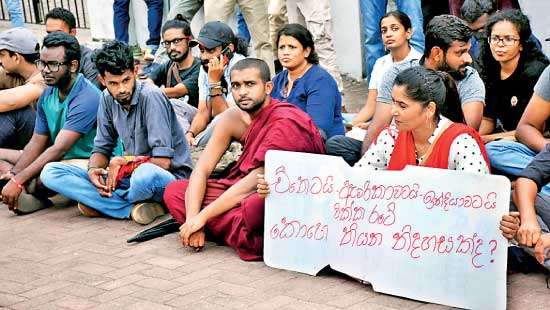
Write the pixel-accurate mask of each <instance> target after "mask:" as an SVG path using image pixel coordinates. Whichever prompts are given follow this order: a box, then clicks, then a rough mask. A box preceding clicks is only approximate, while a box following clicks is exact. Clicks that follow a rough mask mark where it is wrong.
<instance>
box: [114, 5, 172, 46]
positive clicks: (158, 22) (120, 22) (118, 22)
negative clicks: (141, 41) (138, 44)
mask: <svg viewBox="0 0 550 310" xmlns="http://www.w3.org/2000/svg"><path fill="white" fill-rule="evenodd" d="M145 3H146V4H147V28H148V29H149V39H148V40H147V42H145V44H146V45H147V47H149V48H151V49H153V50H154V51H156V49H157V48H158V46H159V44H160V27H161V26H162V12H163V9H164V0H145ZM129 10H130V0H115V1H114V3H113V25H114V28H115V38H116V39H117V40H118V41H122V42H124V43H128V25H129V24H130V14H129Z"/></svg>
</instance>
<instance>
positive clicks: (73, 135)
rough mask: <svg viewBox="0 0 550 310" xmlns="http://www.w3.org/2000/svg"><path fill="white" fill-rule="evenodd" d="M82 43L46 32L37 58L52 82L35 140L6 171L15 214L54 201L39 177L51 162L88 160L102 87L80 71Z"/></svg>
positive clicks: (6, 194)
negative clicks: (96, 85) (100, 88)
mask: <svg viewBox="0 0 550 310" xmlns="http://www.w3.org/2000/svg"><path fill="white" fill-rule="evenodd" d="M79 60H80V45H79V44H78V41H77V40H76V38H75V37H73V36H71V35H69V34H66V33H64V32H53V33H51V34H48V35H47V36H46V37H45V38H44V42H43V47H42V51H41V53H40V59H39V60H38V61H37V66H38V69H40V70H41V73H42V76H43V78H44V81H45V82H46V84H47V85H48V86H49V87H48V88H46V90H45V91H44V92H43V93H42V95H41V96H40V99H39V101H38V105H37V109H36V124H35V128H34V134H33V135H32V138H31V140H30V141H29V143H28V144H27V145H26V146H25V148H24V149H23V151H22V152H21V154H20V156H19V158H18V160H17V162H15V163H14V165H13V167H11V169H10V170H9V171H8V172H6V173H5V174H3V176H2V178H3V179H4V180H5V181H7V184H6V185H5V186H4V187H3V188H2V200H3V202H4V203H5V204H7V205H8V207H9V209H10V210H12V211H14V212H15V213H17V214H27V213H31V212H34V211H36V210H39V209H42V208H44V207H47V206H48V205H50V204H51V202H50V201H49V200H48V197H49V196H53V195H54V193H53V192H51V191H49V190H48V189H46V188H45V187H44V186H43V185H42V182H41V181H40V179H39V178H38V176H39V174H40V172H41V171H42V168H44V166H45V165H46V164H47V163H50V162H55V161H60V160H63V161H71V163H72V164H75V165H76V164H80V165H83V166H86V163H87V160H85V159H87V158H89V157H90V155H91V151H92V146H93V140H94V138H95V127H96V114H97V107H98V104H99V94H100V91H99V89H97V87H95V86H94V85H93V84H92V83H91V82H90V81H88V80H87V79H86V78H84V77H83V76H82V74H79V73H78V69H79Z"/></svg>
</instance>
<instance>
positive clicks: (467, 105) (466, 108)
mask: <svg viewBox="0 0 550 310" xmlns="http://www.w3.org/2000/svg"><path fill="white" fill-rule="evenodd" d="M471 35H472V34H471V30H470V28H469V27H468V25H467V24H466V23H465V22H464V21H463V20H461V19H460V18H458V17H456V16H452V15H440V16H436V17H434V18H433V19H432V20H431V21H430V22H429V23H428V26H427V28H426V33H425V38H426V41H425V49H424V55H423V56H422V58H421V59H420V60H417V59H412V60H409V61H405V62H402V63H399V64H395V65H394V66H393V67H391V68H390V69H388V70H387V71H386V74H385V76H384V78H383V79H382V81H381V82H380V84H379V86H378V95H377V97H376V110H375V112H374V116H373V119H372V121H371V123H370V124H369V127H368V129H367V132H366V135H365V137H364V139H363V141H360V140H356V139H353V138H349V137H345V136H335V137H332V138H330V139H329V140H328V141H327V153H328V154H330V155H336V156H341V157H343V158H344V160H345V161H346V162H347V163H348V164H350V165H353V164H355V163H356V162H357V161H358V160H359V159H360V158H361V156H362V155H363V154H364V153H365V151H366V150H367V149H368V148H369V145H370V144H371V142H372V140H373V138H374V137H376V135H377V134H378V133H379V132H380V131H381V130H382V129H383V128H384V126H387V125H389V124H390V122H391V121H392V113H391V107H392V103H393V99H392V95H391V94H392V88H393V81H394V79H395V77H396V76H397V75H398V74H399V73H400V72H401V71H404V70H405V69H407V68H410V67H413V66H418V65H421V66H424V67H426V68H428V69H432V70H438V71H444V72H447V73H448V74H449V75H451V76H452V77H453V78H454V80H455V82H456V84H457V85H456V86H457V90H458V96H459V101H460V103H461V106H460V107H448V111H449V114H448V116H449V118H451V120H452V121H455V122H463V123H466V124H467V125H469V126H471V127H472V128H474V129H476V130H479V126H480V125H481V120H482V118H483V107H484V102H485V86H484V84H483V81H482V80H481V78H480V77H479V74H478V73H477V71H476V70H475V69H474V68H472V67H470V64H471V63H472V57H471V56H470V54H469V49H470V43H469V41H470V38H471Z"/></svg>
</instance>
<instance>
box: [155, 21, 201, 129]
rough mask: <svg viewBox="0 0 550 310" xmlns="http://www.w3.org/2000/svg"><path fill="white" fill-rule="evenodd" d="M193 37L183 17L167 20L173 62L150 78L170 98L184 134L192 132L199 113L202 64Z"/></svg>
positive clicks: (165, 36)
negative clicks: (195, 54) (194, 52)
mask: <svg viewBox="0 0 550 310" xmlns="http://www.w3.org/2000/svg"><path fill="white" fill-rule="evenodd" d="M192 37H193V35H192V34H191V26H190V25H189V22H187V21H186V20H184V19H183V17H181V15H178V16H176V18H174V19H172V20H169V21H167V22H166V23H165V24H164V26H162V40H163V41H162V45H163V46H164V47H165V48H166V52H167V53H168V57H169V58H170V60H169V61H167V62H166V63H164V64H162V65H159V66H158V67H157V68H156V69H154V70H153V72H151V73H149V75H148V79H147V81H148V82H151V83H154V84H155V85H157V86H158V87H160V89H161V90H162V92H163V93H164V94H165V95H166V97H168V98H170V102H172V106H173V107H174V111H175V112H176V116H177V117H178V122H179V123H180V125H181V127H182V130H183V131H184V132H185V131H187V129H189V126H190V124H191V121H192V120H193V117H194V116H195V114H196V113H197V106H198V101H199V86H198V78H199V69H200V67H201V62H200V60H199V59H197V58H195V57H193V55H192V54H191V49H190V48H189V41H190V40H191V39H192Z"/></svg>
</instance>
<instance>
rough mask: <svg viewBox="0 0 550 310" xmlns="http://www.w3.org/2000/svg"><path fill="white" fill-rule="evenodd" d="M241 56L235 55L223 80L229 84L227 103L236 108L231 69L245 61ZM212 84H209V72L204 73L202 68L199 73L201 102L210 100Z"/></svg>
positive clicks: (225, 70) (226, 68)
mask: <svg viewBox="0 0 550 310" xmlns="http://www.w3.org/2000/svg"><path fill="white" fill-rule="evenodd" d="M245 58H246V57H244V56H243V55H241V54H237V53H235V54H233V57H232V58H231V60H229V64H227V66H226V67H225V69H224V71H223V78H224V79H225V81H226V82H227V95H225V101H226V102H227V104H228V105H229V106H235V100H234V99H233V95H232V94H231V68H233V65H234V64H235V63H237V61H239V60H241V59H245ZM209 94H210V83H208V72H206V71H204V68H203V67H202V66H201V68H200V71H199V101H207V100H210V95H209Z"/></svg>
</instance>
